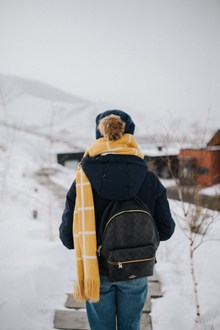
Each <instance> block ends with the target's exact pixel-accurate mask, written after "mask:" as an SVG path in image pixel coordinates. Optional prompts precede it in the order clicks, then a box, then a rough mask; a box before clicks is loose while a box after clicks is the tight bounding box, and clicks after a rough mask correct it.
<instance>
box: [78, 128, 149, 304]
mask: <svg viewBox="0 0 220 330" xmlns="http://www.w3.org/2000/svg"><path fill="white" fill-rule="evenodd" d="M110 153H113V154H120V155H135V156H138V157H140V158H143V157H144V156H143V155H142V153H141V152H140V150H139V148H138V145H137V143H136V141H135V139H134V136H133V135H131V134H124V135H123V136H122V138H121V139H119V140H116V141H108V140H107V139H105V138H100V139H98V140H96V141H95V143H94V144H93V145H92V146H90V147H89V149H88V150H87V151H86V152H85V154H84V156H83V157H95V156H97V155H104V154H110ZM73 237H74V247H75V252H76V265H77V281H76V282H75V285H74V298H75V299H76V301H86V300H89V301H91V302H97V301H99V291H100V277H99V267H98V260H97V242H96V225H95V210H94V201H93V194H92V187H91V184H90V182H89V179H88V178H87V176H86V175H85V173H84V172H83V169H82V166H81V163H80V164H79V165H78V167H77V172H76V203H75V210H74V218H73Z"/></svg>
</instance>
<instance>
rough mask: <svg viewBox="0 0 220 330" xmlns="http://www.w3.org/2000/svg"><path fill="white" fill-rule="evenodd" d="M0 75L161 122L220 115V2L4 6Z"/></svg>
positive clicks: (0, 8) (89, 0)
mask: <svg viewBox="0 0 220 330" xmlns="http://www.w3.org/2000/svg"><path fill="white" fill-rule="evenodd" d="M0 73H8V74H14V75H19V76H23V77H28V78H33V79H37V80H41V81H44V82H49V83H51V84H52V85H54V86H56V87H60V88H62V89H64V90H66V91H68V92H71V93H72V94H75V95H77V96H81V97H83V98H86V99H90V100H92V101H104V102H106V103H107V104H108V102H109V104H111V105H115V107H118V108H124V109H125V110H126V109H133V110H134V109H137V110H138V111H141V112H143V111H146V112H153V113H155V114H157V115H160V116H161V114H163V113H166V112H172V113H175V114H178V115H183V114H184V115H185V114H187V115H189V114H190V115H194V116H201V115H205V114H206V113H207V112H208V109H210V110H211V115H212V117H213V116H214V117H216V118H218V119H219V117H220V116H219V115H218V114H219V113H220V1H219V0H0Z"/></svg>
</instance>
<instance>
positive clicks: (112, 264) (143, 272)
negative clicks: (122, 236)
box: [107, 246, 156, 281]
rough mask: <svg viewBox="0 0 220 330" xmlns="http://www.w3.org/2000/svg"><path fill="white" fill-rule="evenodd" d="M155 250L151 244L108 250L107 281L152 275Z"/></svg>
mask: <svg viewBox="0 0 220 330" xmlns="http://www.w3.org/2000/svg"><path fill="white" fill-rule="evenodd" d="M155 261H156V259H155V252H154V249H153V247H152V246H141V247H136V248H129V249H119V250H112V251H109V255H108V259H107V264H108V279H109V281H125V280H131V279H135V278H140V277H145V276H151V275H153V268H154V265H155Z"/></svg>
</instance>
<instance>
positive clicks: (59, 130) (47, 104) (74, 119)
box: [0, 75, 101, 147]
mask: <svg viewBox="0 0 220 330" xmlns="http://www.w3.org/2000/svg"><path fill="white" fill-rule="evenodd" d="M99 110H100V111H101V109H99V107H98V106H97V105H94V104H92V103H91V102H89V101H86V100H82V99H80V98H78V97H75V96H72V95H70V94H68V93H65V92H63V91H60V90H59V89H56V88H54V87H51V86H49V85H47V84H44V83H41V82H38V81H32V80H28V79H23V78H19V77H13V76H6V75H0V121H1V123H5V124H7V125H10V126H14V127H17V128H20V129H25V130H28V131H31V132H35V133H37V134H41V135H47V136H50V137H51V138H53V139H60V140H61V141H66V142H68V143H69V144H70V145H72V146H73V147H74V146H77V145H78V144H79V145H80V144H81V143H82V144H83V143H84V142H83V141H84V140H85V143H86V144H87V143H88V140H89V139H93V138H94V120H95V117H96V115H97V114H98V111H99ZM91 123H93V125H91ZM85 132H86V134H85Z"/></svg>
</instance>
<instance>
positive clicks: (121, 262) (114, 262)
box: [107, 257, 155, 269]
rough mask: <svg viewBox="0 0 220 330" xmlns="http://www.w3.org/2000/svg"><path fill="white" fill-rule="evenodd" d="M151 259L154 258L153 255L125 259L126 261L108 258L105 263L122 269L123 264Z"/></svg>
mask: <svg viewBox="0 0 220 330" xmlns="http://www.w3.org/2000/svg"><path fill="white" fill-rule="evenodd" d="M153 259H155V257H153V258H145V259H139V260H127V261H110V260H107V263H108V264H110V265H112V266H118V269H123V264H131V263H135V262H144V261H150V260H153Z"/></svg>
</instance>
